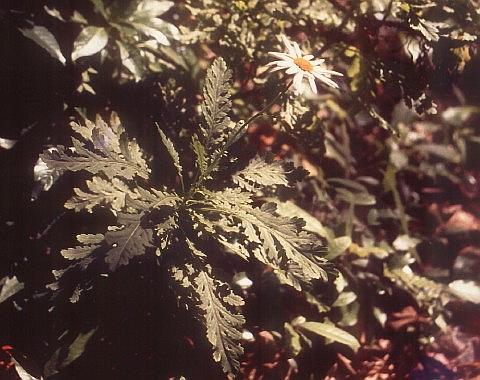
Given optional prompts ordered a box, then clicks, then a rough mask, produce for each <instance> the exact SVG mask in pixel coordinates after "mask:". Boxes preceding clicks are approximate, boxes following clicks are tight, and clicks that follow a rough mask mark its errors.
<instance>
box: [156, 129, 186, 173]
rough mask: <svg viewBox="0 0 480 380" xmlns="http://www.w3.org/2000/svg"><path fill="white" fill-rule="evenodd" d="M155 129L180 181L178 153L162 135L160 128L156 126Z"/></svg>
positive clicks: (180, 170) (180, 169) (180, 171)
mask: <svg viewBox="0 0 480 380" xmlns="http://www.w3.org/2000/svg"><path fill="white" fill-rule="evenodd" d="M157 129H158V133H159V134H160V138H161V139H162V143H163V145H165V148H166V149H167V151H168V154H170V157H171V158H172V161H173V165H174V166H175V169H177V173H178V176H179V177H180V178H181V179H182V178H183V176H182V165H180V157H179V156H178V152H177V150H176V149H175V146H174V145H173V143H172V141H171V140H170V139H169V138H168V137H167V136H166V135H165V133H163V131H162V130H161V129H160V127H159V126H158V124H157Z"/></svg>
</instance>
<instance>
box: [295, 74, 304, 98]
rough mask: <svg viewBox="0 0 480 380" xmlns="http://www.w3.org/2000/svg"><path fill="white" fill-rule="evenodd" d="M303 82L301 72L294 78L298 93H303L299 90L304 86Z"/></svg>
mask: <svg viewBox="0 0 480 380" xmlns="http://www.w3.org/2000/svg"><path fill="white" fill-rule="evenodd" d="M302 82H303V72H301V71H299V72H298V73H296V74H295V76H294V77H293V88H294V89H295V90H297V92H300V93H301V91H300V90H299V89H300V86H302ZM302 87H303V86H302Z"/></svg>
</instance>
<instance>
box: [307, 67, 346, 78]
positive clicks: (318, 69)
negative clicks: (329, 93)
mask: <svg viewBox="0 0 480 380" xmlns="http://www.w3.org/2000/svg"><path fill="white" fill-rule="evenodd" d="M313 72H314V73H315V72H316V73H318V74H321V75H326V76H330V75H338V76H340V77H343V74H342V73H339V72H338V71H333V70H327V69H322V68H321V67H315V68H314V69H313Z"/></svg>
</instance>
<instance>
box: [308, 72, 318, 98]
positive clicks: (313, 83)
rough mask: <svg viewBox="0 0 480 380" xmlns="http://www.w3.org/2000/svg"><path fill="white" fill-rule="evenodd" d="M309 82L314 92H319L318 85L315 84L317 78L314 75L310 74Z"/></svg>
mask: <svg viewBox="0 0 480 380" xmlns="http://www.w3.org/2000/svg"><path fill="white" fill-rule="evenodd" d="M308 83H309V84H310V88H311V89H312V92H313V93H314V94H317V93H318V92H317V85H316V84H315V79H313V75H312V76H311V75H309V76H308Z"/></svg>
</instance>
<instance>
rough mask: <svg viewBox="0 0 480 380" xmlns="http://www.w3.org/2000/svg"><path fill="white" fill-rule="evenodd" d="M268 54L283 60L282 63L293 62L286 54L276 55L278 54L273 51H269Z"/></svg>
mask: <svg viewBox="0 0 480 380" xmlns="http://www.w3.org/2000/svg"><path fill="white" fill-rule="evenodd" d="M268 54H270V55H273V56H274V57H275V58H279V59H283V60H284V61H288V60H290V61H293V58H292V57H291V56H290V55H288V54H285V53H278V52H275V51H269V52H268Z"/></svg>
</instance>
